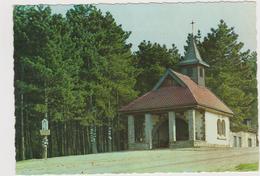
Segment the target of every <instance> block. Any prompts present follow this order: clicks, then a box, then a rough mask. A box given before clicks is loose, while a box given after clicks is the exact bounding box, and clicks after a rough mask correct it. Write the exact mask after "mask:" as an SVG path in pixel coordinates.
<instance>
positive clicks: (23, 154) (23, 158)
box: [21, 93, 25, 160]
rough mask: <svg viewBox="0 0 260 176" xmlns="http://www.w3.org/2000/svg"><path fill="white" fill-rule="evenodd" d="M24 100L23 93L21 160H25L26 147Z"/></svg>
mask: <svg viewBox="0 0 260 176" xmlns="http://www.w3.org/2000/svg"><path fill="white" fill-rule="evenodd" d="M23 104H24V100H23V93H21V159H22V160H25V145H24V116H23V110H24V107H23V106H24V105H23Z"/></svg>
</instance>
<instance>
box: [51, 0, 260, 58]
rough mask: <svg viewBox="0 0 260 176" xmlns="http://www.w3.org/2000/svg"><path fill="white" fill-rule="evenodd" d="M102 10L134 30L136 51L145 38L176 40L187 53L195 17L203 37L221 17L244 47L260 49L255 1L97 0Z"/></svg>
mask: <svg viewBox="0 0 260 176" xmlns="http://www.w3.org/2000/svg"><path fill="white" fill-rule="evenodd" d="M72 7H73V6H72V5H55V6H51V8H52V10H53V13H61V14H65V13H66V11H67V10H68V9H70V8H72ZM96 7H97V8H99V9H101V11H102V12H104V13H105V12H106V11H109V12H110V13H111V14H112V15H113V17H114V18H115V20H116V22H117V24H122V28H123V29H124V30H125V31H131V32H132V34H131V36H130V37H129V39H128V40H127V42H129V43H132V44H133V47H132V51H136V50H137V49H138V45H139V44H140V42H142V41H143V40H146V41H151V42H157V43H160V44H166V46H167V47H168V48H170V47H171V45H172V44H175V45H176V46H177V48H178V50H179V51H180V53H181V54H183V51H184V48H183V47H184V45H185V44H186V39H187V35H188V33H191V32H192V27H191V24H190V23H191V21H192V20H193V21H195V30H194V31H195V32H196V31H197V30H198V29H199V30H200V31H201V34H202V37H204V36H206V35H207V33H209V32H210V29H211V28H216V27H217V25H218V23H219V21H220V19H223V20H224V21H225V22H226V23H227V25H228V26H229V27H234V29H235V32H236V33H237V34H238V35H239V38H238V40H239V41H240V42H243V43H244V44H245V45H244V48H243V50H247V49H250V50H254V51H255V50H256V5H255V2H225V3H224V2H215V3H213V2H210V3H205V2H204V3H161V4H160V3H149V4H96Z"/></svg>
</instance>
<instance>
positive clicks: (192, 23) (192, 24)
mask: <svg viewBox="0 0 260 176" xmlns="http://www.w3.org/2000/svg"><path fill="white" fill-rule="evenodd" d="M190 24H191V26H192V35H193V33H194V24H195V22H194V21H193V20H192V21H191V23H190Z"/></svg>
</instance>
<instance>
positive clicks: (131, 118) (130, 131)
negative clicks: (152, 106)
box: [128, 115, 135, 144]
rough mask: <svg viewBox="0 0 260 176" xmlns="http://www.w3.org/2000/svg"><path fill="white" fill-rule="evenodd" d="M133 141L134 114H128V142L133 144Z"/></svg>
mask: <svg viewBox="0 0 260 176" xmlns="http://www.w3.org/2000/svg"><path fill="white" fill-rule="evenodd" d="M134 142H135V124H134V116H132V115H129V116H128V144H133V143H134Z"/></svg>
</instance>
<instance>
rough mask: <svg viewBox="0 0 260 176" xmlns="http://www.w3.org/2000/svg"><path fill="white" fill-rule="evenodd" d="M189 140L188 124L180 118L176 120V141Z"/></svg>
mask: <svg viewBox="0 0 260 176" xmlns="http://www.w3.org/2000/svg"><path fill="white" fill-rule="evenodd" d="M188 139H189V126H188V123H187V122H186V121H185V120H183V119H180V118H176V141H183V140H188Z"/></svg>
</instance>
